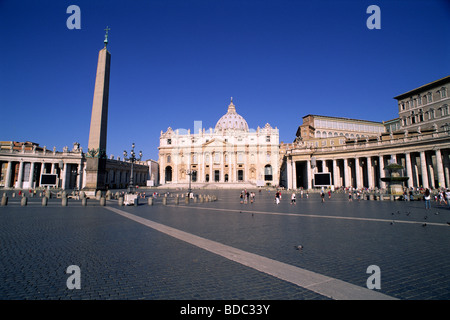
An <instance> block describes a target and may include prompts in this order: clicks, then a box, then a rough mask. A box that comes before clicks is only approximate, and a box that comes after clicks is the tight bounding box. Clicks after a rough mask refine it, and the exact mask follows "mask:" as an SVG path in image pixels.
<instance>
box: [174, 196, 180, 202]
mask: <svg viewBox="0 0 450 320" xmlns="http://www.w3.org/2000/svg"><path fill="white" fill-rule="evenodd" d="M179 199H180V198H178V195H177V196H176V197H175V204H178V203H180V200H179Z"/></svg>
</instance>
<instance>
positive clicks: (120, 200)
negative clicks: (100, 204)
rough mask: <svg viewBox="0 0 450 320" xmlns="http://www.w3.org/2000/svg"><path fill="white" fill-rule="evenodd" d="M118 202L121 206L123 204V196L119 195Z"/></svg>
mask: <svg viewBox="0 0 450 320" xmlns="http://www.w3.org/2000/svg"><path fill="white" fill-rule="evenodd" d="M118 203H119V206H123V197H121V196H120V197H119V202H118Z"/></svg>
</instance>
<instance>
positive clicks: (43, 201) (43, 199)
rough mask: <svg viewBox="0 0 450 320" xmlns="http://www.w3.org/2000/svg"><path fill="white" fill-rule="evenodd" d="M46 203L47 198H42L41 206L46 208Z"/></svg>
mask: <svg viewBox="0 0 450 320" xmlns="http://www.w3.org/2000/svg"><path fill="white" fill-rule="evenodd" d="M47 202H48V198H47V197H43V198H42V206H43V207H46V206H47Z"/></svg>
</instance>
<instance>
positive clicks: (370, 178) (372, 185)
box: [367, 157, 375, 189]
mask: <svg viewBox="0 0 450 320" xmlns="http://www.w3.org/2000/svg"><path fill="white" fill-rule="evenodd" d="M367 178H368V181H369V189H373V188H375V183H374V179H375V177H374V172H373V166H372V158H371V157H367Z"/></svg>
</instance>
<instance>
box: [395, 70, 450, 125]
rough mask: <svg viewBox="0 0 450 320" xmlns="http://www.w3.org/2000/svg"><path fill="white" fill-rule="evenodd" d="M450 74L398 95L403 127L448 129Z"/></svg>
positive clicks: (449, 118) (399, 112) (449, 120)
mask: <svg viewBox="0 0 450 320" xmlns="http://www.w3.org/2000/svg"><path fill="white" fill-rule="evenodd" d="M449 90H450V76H447V77H444V78H442V79H439V80H436V81H433V82H430V83H427V84H425V85H423V86H421V87H418V88H416V89H413V90H410V91H408V92H406V93H403V94H401V95H398V96H396V97H395V98H394V99H396V100H397V102H398V115H399V119H400V124H401V129H402V130H408V131H410V132H411V131H418V132H420V131H422V130H424V129H433V128H434V127H437V128H438V129H439V130H448V127H449V124H450V114H449V105H450V96H449Z"/></svg>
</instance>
